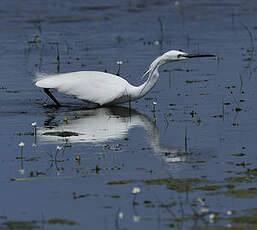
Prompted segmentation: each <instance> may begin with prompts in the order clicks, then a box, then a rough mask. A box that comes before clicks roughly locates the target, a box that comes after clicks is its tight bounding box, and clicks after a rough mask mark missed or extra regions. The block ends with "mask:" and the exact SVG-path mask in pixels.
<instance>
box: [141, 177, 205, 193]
mask: <svg viewBox="0 0 257 230" xmlns="http://www.w3.org/2000/svg"><path fill="white" fill-rule="evenodd" d="M144 182H145V183H146V184H148V185H166V186H167V188H168V189H170V190H175V191H177V192H186V191H191V190H193V188H194V187H195V186H196V185H198V184H201V183H203V182H205V180H203V179H200V178H173V177H168V178H161V179H152V180H145V181H144Z"/></svg>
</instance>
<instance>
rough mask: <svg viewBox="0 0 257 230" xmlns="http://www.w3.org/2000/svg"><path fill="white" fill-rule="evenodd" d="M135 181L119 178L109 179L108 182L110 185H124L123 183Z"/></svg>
mask: <svg viewBox="0 0 257 230" xmlns="http://www.w3.org/2000/svg"><path fill="white" fill-rule="evenodd" d="M133 182H135V181H134V180H119V181H109V182H107V184H108V185H123V184H130V183H133Z"/></svg>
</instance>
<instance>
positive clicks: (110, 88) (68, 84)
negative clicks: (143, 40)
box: [35, 50, 214, 106]
mask: <svg viewBox="0 0 257 230" xmlns="http://www.w3.org/2000/svg"><path fill="white" fill-rule="evenodd" d="M213 56H214V55H209V54H207V55H190V54H187V53H184V52H181V51H176V50H171V51H168V52H166V53H165V54H163V55H162V56H160V57H158V58H156V59H155V60H154V61H153V62H152V64H151V65H150V67H149V70H148V71H147V74H148V73H149V77H148V79H147V80H146V81H145V82H144V83H143V84H142V85H140V86H133V85H131V84H129V83H128V82H127V81H126V80H125V79H123V78H121V77H119V76H117V75H114V74H110V73H104V72H98V71H79V72H71V73H64V74H54V75H47V74H38V76H37V78H36V79H35V82H36V83H35V84H36V86H37V87H40V88H44V89H46V90H47V91H46V90H45V92H46V93H47V94H48V95H49V94H50V95H49V96H50V97H51V98H52V99H53V100H54V101H55V103H57V105H59V103H58V101H57V100H56V99H55V98H54V97H53V96H52V94H51V93H50V92H49V91H48V89H56V90H57V91H58V92H61V93H65V94H68V95H73V96H75V97H77V98H79V99H82V100H84V101H87V102H91V103H96V104H99V105H100V106H102V105H113V104H120V103H125V102H130V101H133V100H136V99H139V98H141V97H143V96H144V95H145V94H147V93H148V92H149V91H150V90H151V89H152V88H153V87H154V85H155V84H156V82H157V81H158V79H159V72H158V69H159V67H160V66H161V65H163V64H166V63H168V62H173V61H179V60H185V59H188V58H192V57H213Z"/></svg>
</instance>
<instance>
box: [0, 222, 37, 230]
mask: <svg viewBox="0 0 257 230" xmlns="http://www.w3.org/2000/svg"><path fill="white" fill-rule="evenodd" d="M39 227H40V226H39V224H38V221H35V220H32V221H11V220H10V221H6V222H4V223H3V224H1V225H0V229H21V230H22V229H23V230H33V229H37V228H39Z"/></svg>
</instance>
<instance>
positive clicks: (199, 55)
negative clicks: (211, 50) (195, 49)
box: [184, 54, 216, 58]
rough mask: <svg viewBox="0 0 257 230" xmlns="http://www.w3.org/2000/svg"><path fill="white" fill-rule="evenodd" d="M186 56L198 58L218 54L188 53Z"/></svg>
mask: <svg viewBox="0 0 257 230" xmlns="http://www.w3.org/2000/svg"><path fill="white" fill-rule="evenodd" d="M184 57H186V58H198V57H216V55H213V54H187V55H184Z"/></svg>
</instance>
